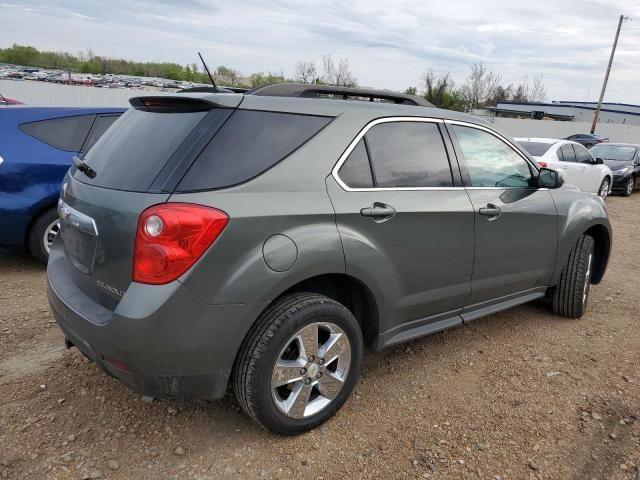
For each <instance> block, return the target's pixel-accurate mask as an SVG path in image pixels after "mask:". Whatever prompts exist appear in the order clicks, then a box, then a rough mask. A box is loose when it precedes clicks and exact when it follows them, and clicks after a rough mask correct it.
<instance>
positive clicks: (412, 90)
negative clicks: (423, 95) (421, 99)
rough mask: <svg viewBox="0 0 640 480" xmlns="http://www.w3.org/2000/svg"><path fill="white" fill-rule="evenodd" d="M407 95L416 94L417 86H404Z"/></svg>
mask: <svg viewBox="0 0 640 480" xmlns="http://www.w3.org/2000/svg"><path fill="white" fill-rule="evenodd" d="M403 93H406V94H407V95H417V94H418V88H417V87H407V88H405V90H404V92H403Z"/></svg>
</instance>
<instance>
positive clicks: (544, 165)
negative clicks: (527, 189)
mask: <svg viewBox="0 0 640 480" xmlns="http://www.w3.org/2000/svg"><path fill="white" fill-rule="evenodd" d="M538 165H540V166H541V167H542V168H547V166H548V165H549V164H548V163H547V162H542V161H540V160H538Z"/></svg>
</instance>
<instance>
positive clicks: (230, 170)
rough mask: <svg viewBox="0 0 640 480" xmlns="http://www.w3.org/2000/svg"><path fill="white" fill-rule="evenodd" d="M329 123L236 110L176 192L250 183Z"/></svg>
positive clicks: (322, 119)
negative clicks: (249, 181)
mask: <svg viewBox="0 0 640 480" xmlns="http://www.w3.org/2000/svg"><path fill="white" fill-rule="evenodd" d="M332 119H333V118H331V117H323V116H312V115H300V114H292V113H281V112H264V111H253V110H236V111H235V112H234V113H233V115H231V117H230V118H229V120H227V122H226V123H225V124H224V126H223V127H222V128H221V129H220V130H219V131H218V133H217V134H216V135H215V136H214V137H213V138H212V139H211V141H210V142H209V144H208V145H207V146H206V147H205V148H204V150H203V151H202V152H201V153H200V155H199V156H198V158H197V159H196V160H195V162H194V163H193V164H192V165H191V167H190V169H189V170H188V171H187V173H186V175H185V176H184V178H183V179H182V180H181V182H180V183H179V184H178V188H177V191H179V192H189V191H197V190H214V189H219V188H225V187H230V186H233V185H238V184H240V183H244V182H246V181H248V180H251V179H252V178H255V177H257V176H258V175H260V174H262V173H264V172H265V171H266V170H268V169H269V168H271V167H273V166H274V165H276V164H277V163H279V162H280V161H281V160H283V159H284V158H286V157H287V156H289V155H290V154H291V153H293V152H294V151H295V150H297V149H298V148H299V147H300V146H302V145H303V144H304V143H305V142H307V141H308V140H309V139H310V138H312V137H313V136H314V135H316V134H317V133H318V132H319V131H320V130H321V129H322V128H324V127H325V126H326V125H327V124H328V123H329V122H330V121H331V120H332Z"/></svg>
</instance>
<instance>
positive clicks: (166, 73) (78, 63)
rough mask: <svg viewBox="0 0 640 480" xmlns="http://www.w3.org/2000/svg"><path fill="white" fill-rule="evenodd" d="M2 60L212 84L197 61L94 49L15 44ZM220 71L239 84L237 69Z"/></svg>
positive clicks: (2, 53)
mask: <svg viewBox="0 0 640 480" xmlns="http://www.w3.org/2000/svg"><path fill="white" fill-rule="evenodd" d="M0 63H10V64H14V65H24V66H30V67H38V68H52V69H53V68H55V69H59V70H69V71H72V72H79V73H91V74H95V75H100V74H102V75H104V74H107V73H112V74H115V75H136V76H141V77H158V78H167V79H170V80H184V81H190V82H199V83H209V77H208V76H207V74H206V73H204V72H201V71H200V70H199V68H198V65H197V64H195V63H192V64H191V65H186V66H184V67H183V66H182V65H179V64H177V63H155V62H133V61H130V60H122V59H113V58H105V57H100V56H96V55H94V54H93V52H92V51H91V50H87V51H86V52H80V53H79V54H78V55H77V56H75V55H71V54H69V53H60V52H47V51H39V50H37V49H36V48H34V47H29V46H22V45H15V44H14V45H13V46H12V47H9V48H0ZM218 70H222V71H224V72H226V73H228V72H233V73H235V76H233V80H234V82H235V83H234V84H237V83H238V78H239V75H238V73H237V72H236V71H235V70H232V69H230V68H227V67H225V66H220V67H218Z"/></svg>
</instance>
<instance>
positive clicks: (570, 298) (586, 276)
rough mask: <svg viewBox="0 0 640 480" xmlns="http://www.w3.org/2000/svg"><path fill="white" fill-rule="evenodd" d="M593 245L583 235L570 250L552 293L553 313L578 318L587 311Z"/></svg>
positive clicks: (592, 242)
mask: <svg viewBox="0 0 640 480" xmlns="http://www.w3.org/2000/svg"><path fill="white" fill-rule="evenodd" d="M594 245H595V242H594V240H593V238H592V237H590V236H588V235H583V236H581V237H580V238H579V239H578V243H577V244H576V246H575V247H574V248H573V250H571V253H570V254H569V260H568V261H567V265H566V266H565V267H564V268H563V270H562V273H561V274H560V281H559V282H558V285H556V287H555V289H554V292H553V312H554V313H556V314H558V315H562V316H563V317H568V318H580V317H581V316H582V315H583V314H584V312H585V310H586V309H587V302H588V300H589V290H590V287H591V275H592V272H593V263H594V262H593V260H594Z"/></svg>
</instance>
